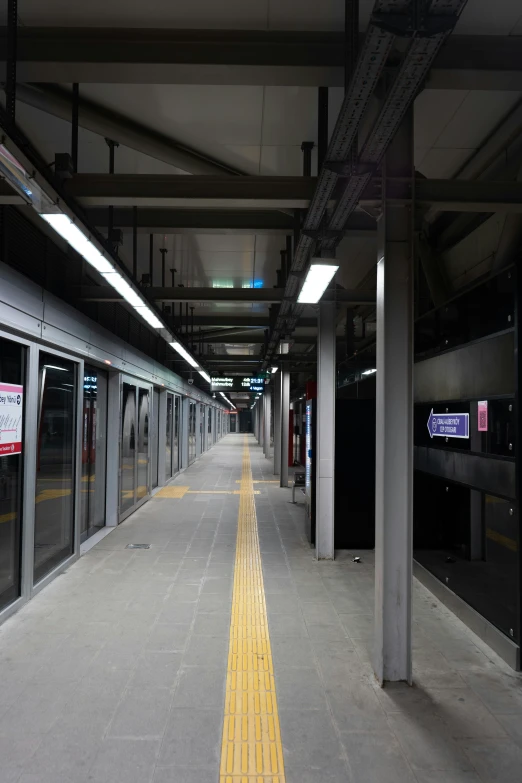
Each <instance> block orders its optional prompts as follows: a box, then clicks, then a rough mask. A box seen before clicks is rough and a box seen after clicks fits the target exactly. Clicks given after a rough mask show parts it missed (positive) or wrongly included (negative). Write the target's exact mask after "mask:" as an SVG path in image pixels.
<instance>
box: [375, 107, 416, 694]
mask: <svg viewBox="0 0 522 783" xmlns="http://www.w3.org/2000/svg"><path fill="white" fill-rule="evenodd" d="M399 177H400V178H402V179H403V182H404V183H405V185H406V190H405V193H404V194H403V195H404V199H401V205H400V206H399V205H395V204H396V203H397V202H395V204H394V202H393V201H390V202H387V200H386V192H387V181H388V179H389V178H399ZM408 181H409V182H408ZM413 186H414V179H413V112H412V111H410V112H409V113H408V115H407V117H406V119H405V120H404V121H403V123H402V125H401V127H400V128H399V130H398V132H397V135H396V137H395V139H394V141H393V143H392V144H391V145H390V148H389V150H388V153H387V155H386V158H385V162H384V165H383V210H382V216H381V217H380V219H379V221H378V224H377V226H378V228H377V235H378V239H377V247H378V256H377V259H378V260H377V365H376V366H377V402H376V404H377V422H376V434H377V440H376V463H375V471H376V473H375V651H374V666H375V674H376V676H377V679H378V680H379V682H380V683H381V684H383V683H384V682H385V681H406V682H411V590H412V528H413V414H412V396H413V394H412V365H413V338H412V331H413V330H412V323H413V214H412V211H413V210H412V205H413V197H414V193H413V192H412V191H413Z"/></svg>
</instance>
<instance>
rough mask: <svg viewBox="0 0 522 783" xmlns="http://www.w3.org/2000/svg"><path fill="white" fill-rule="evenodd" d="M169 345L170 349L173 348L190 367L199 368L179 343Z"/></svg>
mask: <svg viewBox="0 0 522 783" xmlns="http://www.w3.org/2000/svg"><path fill="white" fill-rule="evenodd" d="M169 345H170V347H171V348H174V350H175V351H177V352H178V353H179V355H180V356H183V358H184V359H185V361H187V362H188V363H189V364H190V366H191V367H196V368H197V367H199V365H198V363H197V361H196V360H195V359H194V357H193V356H191V355H190V354H189V352H188V351H187V350H186V349H185V348H184V347H183V346H182V345H181V343H175V342H172V343H169Z"/></svg>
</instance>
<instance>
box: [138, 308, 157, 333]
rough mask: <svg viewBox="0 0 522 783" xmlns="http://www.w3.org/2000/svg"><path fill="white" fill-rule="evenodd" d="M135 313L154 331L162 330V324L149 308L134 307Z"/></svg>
mask: <svg viewBox="0 0 522 783" xmlns="http://www.w3.org/2000/svg"><path fill="white" fill-rule="evenodd" d="M134 309H135V311H136V312H137V313H139V315H141V317H142V318H143V320H144V321H147V323H148V324H149V326H152V327H153V328H154V329H163V324H162V323H161V321H160V319H159V318H158V316H157V315H155V314H154V313H153V312H152V310H151V309H150V307H147V306H146V305H143V306H139V307H137V306H135V307H134Z"/></svg>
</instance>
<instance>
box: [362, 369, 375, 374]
mask: <svg viewBox="0 0 522 783" xmlns="http://www.w3.org/2000/svg"><path fill="white" fill-rule="evenodd" d="M374 372H377V370H376V369H375V368H374V369H373V370H365V371H364V372H363V373H361V374H362V375H373V373H374Z"/></svg>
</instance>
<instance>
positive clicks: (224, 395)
mask: <svg viewBox="0 0 522 783" xmlns="http://www.w3.org/2000/svg"><path fill="white" fill-rule="evenodd" d="M219 393H220V394H221V396H222V397H223V399H224V400H225V402H228V404H229V405H230V406H231V407H232V408H234V410H237V408H236V406H235V405H234V403H233V402H230V400H229V399H228V397H227V396H226V394H223V392H219Z"/></svg>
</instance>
